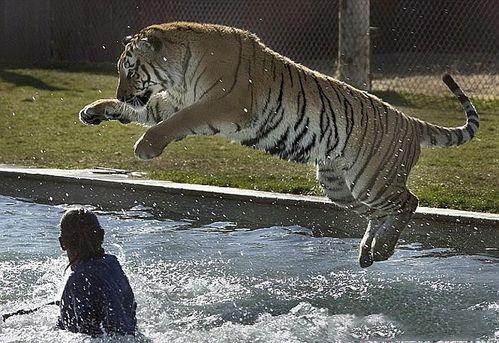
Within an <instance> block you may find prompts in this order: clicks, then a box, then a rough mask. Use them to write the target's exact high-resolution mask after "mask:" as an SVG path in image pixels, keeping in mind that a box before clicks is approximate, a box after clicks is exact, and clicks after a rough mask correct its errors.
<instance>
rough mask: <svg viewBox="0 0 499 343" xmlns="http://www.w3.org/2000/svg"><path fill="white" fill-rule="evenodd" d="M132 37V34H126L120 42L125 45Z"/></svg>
mask: <svg viewBox="0 0 499 343" xmlns="http://www.w3.org/2000/svg"><path fill="white" fill-rule="evenodd" d="M132 37H133V36H126V37H125V38H123V40H122V41H121V44H123V46H125V45H127V44H128V43H130V41H131V40H132Z"/></svg>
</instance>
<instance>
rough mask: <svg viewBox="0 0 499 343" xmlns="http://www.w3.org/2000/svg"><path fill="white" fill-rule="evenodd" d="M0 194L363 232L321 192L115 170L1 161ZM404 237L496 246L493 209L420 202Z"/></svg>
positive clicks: (324, 231)
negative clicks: (275, 189)
mask: <svg viewBox="0 0 499 343" xmlns="http://www.w3.org/2000/svg"><path fill="white" fill-rule="evenodd" d="M0 194H1V195H6V196H12V197H16V198H21V199H26V200H30V201H35V202H38V203H44V204H52V205H57V204H85V205H92V206H95V207H97V208H100V209H103V210H119V209H128V208H131V207H134V206H145V207H148V208H151V211H152V212H153V213H154V214H155V215H156V216H158V217H164V218H169V219H174V220H176V219H191V220H195V221H200V222H214V221H232V222H237V223H238V225H239V226H240V227H245V228H256V227H264V226H274V225H282V226H289V225H299V226H303V227H308V228H312V229H313V233H314V235H317V236H335V237H361V236H362V234H363V231H364V229H365V227H366V225H367V222H366V221H365V220H364V219H363V218H361V217H359V216H357V215H356V214H354V213H352V212H349V211H346V210H344V209H341V208H338V207H337V206H335V205H333V204H332V203H331V202H330V201H329V200H328V199H327V198H325V197H317V196H301V195H291V194H280V193H271V192H261V191H251V190H244V189H235V188H228V187H214V186H204V185H193V184H180V183H173V182H168V181H156V180H146V179H143V178H139V177H136V176H134V174H133V173H132V174H130V173H126V172H123V171H120V170H107V169H96V170H60V169H38V168H20V167H16V166H7V165H0ZM402 237H403V238H404V237H407V238H409V237H410V238H413V239H417V241H418V242H420V243H422V244H425V243H428V244H429V245H433V244H436V243H437V242H438V244H439V246H442V244H444V245H447V246H451V247H457V248H459V249H462V250H466V251H474V250H476V249H480V250H482V249H483V248H487V249H492V250H497V249H499V215H496V214H490V213H477V212H467V211H457V210H447V209H435V208H426V207H419V208H418V210H417V212H416V214H415V215H414V218H413V220H412V222H411V224H410V227H409V228H408V229H406V230H405V231H404V232H403V235H402Z"/></svg>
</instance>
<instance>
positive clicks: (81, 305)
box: [58, 254, 137, 337]
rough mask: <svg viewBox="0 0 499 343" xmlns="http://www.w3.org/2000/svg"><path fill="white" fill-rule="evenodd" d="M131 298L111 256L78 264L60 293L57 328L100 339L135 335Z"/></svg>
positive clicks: (134, 305)
mask: <svg viewBox="0 0 499 343" xmlns="http://www.w3.org/2000/svg"><path fill="white" fill-rule="evenodd" d="M136 308H137V304H136V303H135V299H134V295H133V292H132V289H131V287H130V284H129V283H128V279H127V277H126V275H125V273H124V272H123V270H122V269H121V266H120V264H119V262H118V260H117V259H116V257H115V256H113V255H107V254H106V255H104V256H103V257H99V258H92V259H89V260H85V261H82V262H79V263H78V264H77V265H76V266H75V269H74V271H73V273H71V275H70V276H69V278H68V281H67V283H66V286H65V287H64V291H63V293H62V298H61V303H60V309H61V316H60V317H59V321H58V327H59V328H61V329H65V330H68V331H71V332H81V333H85V334H88V335H91V336H94V337H95V336H99V335H101V334H102V333H103V330H104V331H105V332H106V333H108V334H114V333H117V334H122V335H127V334H130V335H134V334H135V329H136V325H137V319H136V318H135V310H136Z"/></svg>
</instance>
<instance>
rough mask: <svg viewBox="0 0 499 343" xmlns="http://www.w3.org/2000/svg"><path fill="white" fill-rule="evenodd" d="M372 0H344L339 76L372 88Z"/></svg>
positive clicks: (342, 4)
mask: <svg viewBox="0 0 499 343" xmlns="http://www.w3.org/2000/svg"><path fill="white" fill-rule="evenodd" d="M369 3H370V0H340V6H339V11H338V12H339V13H338V18H339V30H338V70H337V76H338V78H339V79H340V80H342V81H345V82H347V83H348V84H350V85H352V86H354V87H357V88H360V89H364V90H368V91H369V90H371V80H370V71H369V70H370V69H369V55H370V53H369V51H370V47H369V46H370V39H369Z"/></svg>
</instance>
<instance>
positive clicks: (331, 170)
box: [317, 165, 382, 267]
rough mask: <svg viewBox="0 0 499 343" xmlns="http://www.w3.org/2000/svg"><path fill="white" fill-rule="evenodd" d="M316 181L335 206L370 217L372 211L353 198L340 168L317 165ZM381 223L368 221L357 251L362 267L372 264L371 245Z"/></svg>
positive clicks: (372, 220)
mask: <svg viewBox="0 0 499 343" xmlns="http://www.w3.org/2000/svg"><path fill="white" fill-rule="evenodd" d="M317 180H318V181H319V184H320V185H321V187H322V189H323V190H324V193H325V194H326V196H327V197H328V198H329V199H330V200H331V201H332V202H333V203H334V204H335V205H337V206H340V207H343V208H347V209H350V210H352V211H355V212H356V213H358V214H359V215H361V216H364V217H366V218H369V217H371V216H372V212H373V211H372V209H371V208H370V207H369V206H367V205H365V204H363V203H361V202H360V201H358V200H356V199H355V198H354V197H353V195H352V193H351V191H350V189H349V188H348V185H347V183H346V181H345V176H344V171H343V170H342V169H341V168H338V167H336V166H332V165H327V166H320V165H319V166H318V167H317ZM381 223H382V222H380V221H376V220H375V219H370V221H369V225H368V227H367V230H366V232H365V234H364V237H363V239H362V242H361V244H360V250H359V263H360V265H361V266H362V267H369V266H370V265H372V264H373V257H372V254H371V245H372V241H373V239H374V237H375V234H376V229H377V228H378V227H379V226H380V225H381Z"/></svg>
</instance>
